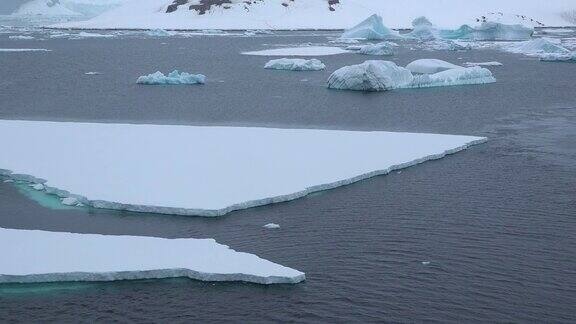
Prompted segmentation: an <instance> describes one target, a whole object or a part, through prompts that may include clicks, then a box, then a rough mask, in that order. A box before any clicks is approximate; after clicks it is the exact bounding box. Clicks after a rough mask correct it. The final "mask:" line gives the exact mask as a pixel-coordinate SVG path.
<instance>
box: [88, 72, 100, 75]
mask: <svg viewBox="0 0 576 324" xmlns="http://www.w3.org/2000/svg"><path fill="white" fill-rule="evenodd" d="M84 74H85V75H100V74H102V73H100V72H86V73H84Z"/></svg>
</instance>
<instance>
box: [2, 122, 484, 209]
mask: <svg viewBox="0 0 576 324" xmlns="http://www.w3.org/2000/svg"><path fill="white" fill-rule="evenodd" d="M35 134H36V135H35ZM38 134H42V137H43V142H42V143H39V141H38V140H37V137H36V136H37V135H38ZM2 139H5V140H2ZM7 139H11V140H7ZM14 139H15V140H14ZM485 141H486V138H483V137H471V136H455V135H438V134H414V133H391V132H350V131H325V130H295V129H267V128H242V127H198V126H160V125H122V124H88V123H57V122H26V121H0V145H2V146H3V153H4V154H3V155H2V156H0V168H4V169H7V170H5V171H3V172H2V171H1V170H0V173H3V174H4V175H6V176H8V177H10V178H12V179H16V180H25V181H29V182H31V183H42V184H44V187H43V189H41V190H42V191H44V192H46V193H48V194H53V195H56V196H58V197H61V198H66V197H74V198H76V199H77V200H78V202H79V203H81V204H83V205H86V206H92V207H95V208H105V209H116V210H127V211H135V212H149V213H161V214H177V215H190V216H221V215H224V214H227V213H229V212H232V211H235V210H240V209H246V208H251V207H257V206H262V205H267V204H272V203H278V202H285V201H289V200H294V199H297V198H300V197H303V196H306V195H308V194H310V193H313V192H317V191H323V190H328V189H333V188H336V187H339V186H344V185H348V184H351V183H354V182H357V181H361V180H364V179H367V178H371V177H374V176H378V175H384V174H387V173H389V172H391V171H393V170H397V169H402V168H406V167H409V166H413V165H416V164H419V163H422V162H425V161H428V160H433V159H439V158H442V157H444V156H445V155H447V154H452V153H456V152H458V151H461V150H463V149H466V148H467V147H469V146H470V145H474V144H479V143H483V142H485ZM166 143H171V145H172V146H166ZM247 146H250V147H251V148H247ZM262 147H266V148H267V149H266V150H262V149H261V148H262ZM407 147H408V148H407ZM370 149H372V150H370ZM46 150H48V151H50V152H48V151H46ZM208 152H210V154H208ZM95 154H96V155H95ZM34 156H42V157H43V158H42V159H37V158H34ZM144 156H145V157H146V159H142V157H144ZM302 156H306V159H303V158H302ZM335 161H340V163H335ZM195 163H196V164H195ZM103 166H105V167H104V169H102V167H103ZM135 166H137V167H135ZM271 166H273V167H271ZM8 170H12V171H14V172H15V173H12V172H11V171H8ZM44 179H46V180H44Z"/></svg>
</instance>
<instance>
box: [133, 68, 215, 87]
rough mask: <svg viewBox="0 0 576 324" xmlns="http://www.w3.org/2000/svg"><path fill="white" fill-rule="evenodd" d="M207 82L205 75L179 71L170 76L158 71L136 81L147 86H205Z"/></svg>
mask: <svg viewBox="0 0 576 324" xmlns="http://www.w3.org/2000/svg"><path fill="white" fill-rule="evenodd" d="M205 82H206V77H205V76H204V75H203V74H190V73H186V72H182V73H180V72H179V71H178V70H174V71H172V72H170V74H168V76H166V75H164V73H162V72H160V71H158V72H156V73H152V74H149V75H144V76H141V77H139V78H138V80H136V83H138V84H145V85H179V84H204V83H205Z"/></svg>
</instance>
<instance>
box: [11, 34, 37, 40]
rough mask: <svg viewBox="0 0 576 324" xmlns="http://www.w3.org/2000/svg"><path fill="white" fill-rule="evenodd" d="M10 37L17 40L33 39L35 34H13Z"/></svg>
mask: <svg viewBox="0 0 576 324" xmlns="http://www.w3.org/2000/svg"><path fill="white" fill-rule="evenodd" d="M8 38H9V39H16V40H32V39H34V36H26V35H12V36H8Z"/></svg>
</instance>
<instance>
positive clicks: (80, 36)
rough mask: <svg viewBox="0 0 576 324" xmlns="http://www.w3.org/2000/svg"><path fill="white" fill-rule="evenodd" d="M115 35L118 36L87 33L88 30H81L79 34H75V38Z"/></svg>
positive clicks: (111, 36)
mask: <svg viewBox="0 0 576 324" xmlns="http://www.w3.org/2000/svg"><path fill="white" fill-rule="evenodd" d="M114 37H116V35H112V34H99V33H87V32H79V33H78V34H74V38H114Z"/></svg>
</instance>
